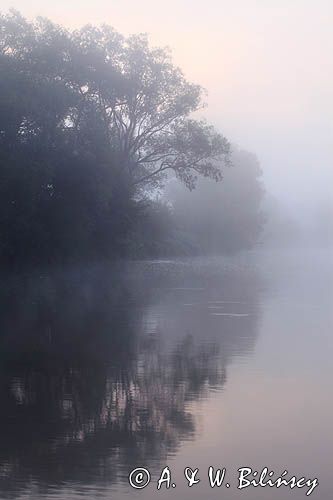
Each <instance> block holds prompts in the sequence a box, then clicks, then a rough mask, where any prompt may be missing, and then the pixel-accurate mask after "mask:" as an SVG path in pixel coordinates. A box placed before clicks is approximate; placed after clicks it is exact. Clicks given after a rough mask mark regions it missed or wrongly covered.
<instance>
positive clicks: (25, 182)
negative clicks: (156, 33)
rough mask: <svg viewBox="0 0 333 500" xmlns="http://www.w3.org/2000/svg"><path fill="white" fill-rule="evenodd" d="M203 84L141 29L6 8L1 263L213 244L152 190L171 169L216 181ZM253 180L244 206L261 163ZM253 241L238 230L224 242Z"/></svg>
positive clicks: (181, 176) (223, 157) (1, 34)
mask: <svg viewBox="0 0 333 500" xmlns="http://www.w3.org/2000/svg"><path fill="white" fill-rule="evenodd" d="M202 94H203V92H202V89H201V87H200V86H198V85H193V84H191V83H189V82H187V80H186V79H185V77H184V76H183V74H182V72H181V71H180V70H179V69H178V68H176V67H175V66H174V65H173V64H172V62H171V60H170V56H169V53H168V51H167V50H164V49H155V48H150V47H149V45H148V42H147V38H146V37H145V36H143V35H139V36H131V37H129V38H125V37H123V36H121V35H120V34H119V33H117V32H116V31H114V30H113V29H112V28H110V27H108V26H103V27H101V28H96V27H92V26H86V27H84V28H83V29H81V30H78V31H68V30H65V29H64V28H62V27H59V26H56V25H54V24H53V23H51V22H50V21H48V20H45V19H38V20H36V21H35V22H33V23H31V22H28V21H26V20H25V19H24V18H22V17H21V16H20V14H18V13H15V12H14V13H10V14H9V15H3V16H1V17H0V176H1V179H0V262H1V265H2V266H7V267H8V266H12V265H18V264H24V265H27V264H31V265H35V264H42V265H44V264H45V265H48V264H53V263H56V262H60V263H63V262H74V261H77V260H78V259H94V258H106V259H108V258H114V257H118V256H132V257H133V256H134V257H143V256H146V255H160V254H163V253H174V254H184V253H191V252H193V251H195V252H198V251H200V250H203V251H209V250H212V249H211V248H209V247H207V246H205V245H200V244H199V245H198V244H197V243H194V244H192V243H191V242H192V241H193V239H194V240H196V239H197V238H198V237H200V238H201V237H203V238H206V236H207V235H205V234H204V232H203V233H202V232H200V230H199V232H198V231H197V229H194V228H193V224H191V223H190V222H189V221H187V220H186V218H184V217H183V209H184V210H185V211H187V215H188V216H190V213H188V207H187V206H185V207H181V206H180V205H181V204H180V203H178V202H177V204H175V205H172V203H162V202H161V201H156V199H157V193H161V192H162V190H163V189H164V187H165V185H166V184H169V183H170V179H171V178H172V176H173V177H175V178H176V179H177V182H178V183H180V184H182V185H184V186H186V187H187V188H188V190H189V191H192V190H193V189H194V188H195V187H196V185H197V181H198V178H199V177H206V178H209V179H213V180H215V181H221V180H222V178H223V172H224V171H225V170H228V169H227V168H226V167H228V166H229V165H230V164H231V163H232V162H231V160H232V155H231V148H230V145H229V143H228V141H227V140H226V139H225V138H224V137H223V136H222V135H221V134H219V133H218V132H216V131H215V130H214V128H213V127H212V126H210V125H209V124H207V123H206V122H204V121H200V120H195V119H193V117H192V116H193V112H195V111H197V110H198V109H200V108H201V107H202ZM245 163H246V162H245ZM236 167H237V165H236ZM232 168H233V167H231V169H232ZM243 170H244V169H243ZM245 170H246V168H245ZM249 172H250V174H249V176H250V177H251V172H252V171H251V169H250V170H249ZM249 176H245V178H244V179H239V178H237V176H236V177H235V180H234V183H242V182H243V183H247V182H248V178H249ZM253 181H254V187H255V189H254V191H253V193H254V196H255V200H254V203H252V201H251V196H250V197H247V198H246V201H245V203H247V202H249V203H250V206H249V212H251V211H253V210H254V211H257V209H258V207H259V205H258V200H260V189H259V190H258V189H257V183H259V180H258V172H254V174H253V176H252V180H250V183H249V184H248V186H249V189H251V186H252V185H253ZM213 184H214V185H215V183H212V182H211V183H210V186H212V185H213ZM222 184H223V182H222ZM198 193H199V191H198ZM216 193H217V191H216ZM214 196H215V195H214ZM207 197H208V198H210V193H209V192H208V194H207V196H206V197H205V199H206V198H207ZM222 197H223V196H222V193H221V199H222ZM184 199H185V198H184ZM186 199H187V198H186ZM205 199H204V200H201V201H200V203H203V205H204V204H205ZM153 200H154V201H153ZM194 200H195V198H193V201H194ZM198 200H199V198H196V201H194V203H195V204H196V211H195V212H200V207H199V206H198ZM219 201H220V198H219V196H218V195H217V194H216V196H215V202H214V203H216V204H217V205H218V204H219ZM186 203H187V202H186ZM237 203H242V200H239V199H237V198H235V199H234V203H233V204H232V203H231V204H229V206H228V207H227V209H228V210H233V208H234V206H235V205H237ZM177 205H178V210H179V212H177ZM233 205H234V206H233ZM189 206H190V205H189ZM221 206H222V205H221ZM243 207H244V210H245V211H246V210H247V207H246V206H244V205H243ZM190 211H191V208H190ZM206 212H207V211H206ZM202 213H205V209H203V211H202ZM208 213H209V210H208V212H207V213H206V215H205V217H206V218H207V219H209V214H208ZM235 213H237V211H236V212H235ZM193 217H195V218H196V219H197V214H196V213H193ZM259 219H260V217H259V218H258V217H257V213H256V214H255V216H254V218H253V219H251V221H250V224H248V226H247V227H246V228H245V230H244V228H242V227H238V228H237V227H236V226H237V224H238V222H237V217H233V218H232V217H231V219H230V220H229V222H228V223H229V225H230V224H234V226H233V228H232V231H231V232H230V231H229V233H228V231H227V226H226V225H224V226H223V225H222V226H221V225H219V224H218V225H217V226H215V225H214V218H213V219H211V223H212V230H213V231H217V232H219V236H218V239H219V240H221V241H222V240H223V241H224V242H225V241H226V240H227V239H230V237H231V238H232V237H233V236H232V235H233V234H234V233H236V232H237V231H240V232H242V234H243V235H244V234H247V233H250V232H251V231H252V230H253V228H254V226H256V227H255V228H254V229H255V231H254V232H253V233H252V234H256V233H257V229H258V227H259V226H260V220H259ZM202 223H204V224H206V222H204V219H202ZM246 223H247V222H246V221H245V222H244V224H246ZM192 233H193V234H192ZM242 238H243V239H244V237H241V239H242ZM252 243H253V236H250V237H249V238H247V237H246V236H245V241H244V242H243V241H242V243H241V244H238V243H237V241H235V244H233V245H231V250H239V249H240V248H243V247H246V246H249V245H251V244H252ZM227 246H228V245H227ZM225 247H226V245H225V244H223V245H219V244H217V245H214V249H213V250H214V252H215V253H216V252H217V253H218V252H219V251H224V250H225Z"/></svg>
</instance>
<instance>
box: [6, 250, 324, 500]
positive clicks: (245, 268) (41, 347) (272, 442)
mask: <svg viewBox="0 0 333 500" xmlns="http://www.w3.org/2000/svg"><path fill="white" fill-rule="evenodd" d="M332 292H333V287H332V254H331V252H330V251H328V250H323V249H304V248H303V249H301V250H299V249H294V250H288V251H287V250H283V251H282V250H281V251H277V250H270V251H266V250H265V251H264V250H260V251H254V252H250V253H244V254H241V255H239V256H237V257H214V258H210V259H208V258H204V259H203V258H196V259H175V260H173V259H170V260H160V261H144V262H131V263H127V264H118V265H116V266H112V267H111V266H107V265H105V266H104V265H101V264H100V265H96V266H92V267H89V268H85V269H82V268H73V269H70V270H67V271H54V272H53V273H51V274H47V275H46V274H44V273H43V272H40V273H30V274H26V275H24V276H23V275H16V276H14V277H13V276H11V277H8V278H7V279H6V280H3V281H2V285H1V320H0V325H1V331H2V334H1V354H0V361H1V364H0V370H1V374H0V383H1V385H0V401H1V405H0V464H1V465H0V498H3V499H6V498H22V499H25V498H34V499H39V498H43V499H51V498H52V499H61V500H64V499H79V498H89V499H90V498H91V499H93V498H103V499H104V498H114V499H117V500H122V499H128V498H135V499H137V498H141V499H144V500H149V499H153V498H154V499H155V498H175V499H176V498H177V499H190V498H192V499H198V500H199V499H202V498H228V499H233V498H245V499H248V500H258V499H261V498H262V499H265V500H269V499H271V498H272V499H278V498H280V499H281V500H285V499H287V498H294V499H295V500H297V499H300V498H307V497H306V488H303V489H297V488H295V489H293V490H290V489H289V488H282V489H280V490H277V489H276V488H269V487H265V488H254V487H250V488H247V489H244V490H242V491H239V490H238V489H237V477H238V472H237V469H238V468H239V467H241V466H248V467H252V468H253V469H254V470H257V471H261V470H262V469H263V468H264V467H265V466H267V467H268V468H269V470H270V471H274V472H275V474H276V476H278V475H280V474H281V473H282V472H283V471H284V470H288V471H289V475H290V476H291V475H296V476H297V477H302V476H304V477H306V478H315V477H317V478H318V480H319V486H318V487H317V488H316V489H315V491H314V492H313V494H312V498H317V499H318V500H319V499H320V500H328V499H329V498H332V493H333V484H332V480H331V475H332V473H331V468H330V465H331V466H333V462H332V460H331V459H332V456H333V455H332V449H333V432H332V421H333V403H332V391H331V380H332V376H333V365H332V355H333V350H332V347H333V338H332V326H333V318H332ZM166 465H168V466H169V467H170V470H171V473H172V482H173V483H175V484H176V487H175V488H170V489H166V488H165V486H162V488H161V490H160V491H157V487H156V485H157V480H158V478H159V475H160V472H161V470H162V469H163V467H165V466H166ZM210 465H212V466H214V467H215V468H223V467H226V469H227V473H226V476H227V480H228V482H229V483H230V488H229V489H228V490H227V489H226V487H225V485H223V486H222V487H221V488H215V489H211V488H210V486H209V484H208V475H207V470H208V467H209V466H210ZM187 466H189V467H191V468H192V469H194V468H199V473H198V476H199V477H200V479H201V482H200V483H199V484H198V485H196V486H193V487H192V488H189V487H188V486H187V481H186V479H185V477H184V468H185V467H187ZM136 467H145V468H147V469H149V471H150V473H151V483H150V484H149V485H148V486H147V487H146V488H145V489H144V490H141V491H140V490H134V489H133V488H131V486H130V485H129V482H128V476H129V473H130V471H131V470H133V469H134V468H136Z"/></svg>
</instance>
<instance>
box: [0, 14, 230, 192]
mask: <svg viewBox="0 0 333 500" xmlns="http://www.w3.org/2000/svg"><path fill="white" fill-rule="evenodd" d="M0 22H1V30H0V50H1V54H2V55H6V56H7V57H8V58H9V59H11V60H15V61H18V62H19V63H20V65H21V68H23V69H24V70H25V71H28V72H31V73H33V74H34V77H35V78H36V77H37V78H38V76H40V77H41V78H42V79H43V78H48V79H49V80H52V81H53V82H54V84H56V83H57V84H60V83H62V84H63V85H65V87H66V88H67V89H70V90H71V93H72V95H74V96H75V100H74V102H73V103H72V105H71V107H70V108H69V110H68V113H67V115H66V116H62V120H61V122H60V123H59V121H57V120H55V121H53V123H55V122H57V123H56V125H57V127H58V128H59V127H61V126H62V127H63V128H67V129H70V130H71V131H72V133H73V134H77V133H78V131H79V130H80V128H81V126H82V123H83V124H85V123H86V117H87V113H88V114H90V113H91V112H92V110H93V111H94V112H95V113H97V114H98V115H99V117H100V118H101V119H102V122H103V125H104V128H105V130H104V132H105V136H106V137H107V138H108V141H109V146H110V148H111V149H112V151H113V152H114V154H116V155H117V161H118V163H119V165H121V166H122V168H124V169H125V170H126V171H127V174H128V176H129V179H130V182H131V183H132V184H133V185H135V186H138V187H140V188H141V189H148V188H151V187H154V186H156V185H159V184H160V183H161V181H162V179H163V177H164V175H165V174H166V173H167V172H168V171H173V172H174V173H175V174H176V176H177V177H178V178H179V179H181V180H182V181H183V182H184V183H185V184H186V186H187V187H189V188H190V189H192V188H193V187H195V184H196V180H197V177H198V176H199V175H203V176H205V177H212V178H214V179H215V180H221V179H222V169H223V166H224V165H226V164H227V163H228V159H229V144H228V141H227V140H226V139H225V138H224V137H223V136H222V135H221V134H219V133H218V132H216V131H215V130H214V128H213V127H212V126H210V125H208V124H207V123H206V122H204V121H200V120H195V119H194V118H193V113H194V112H195V111H197V110H198V109H200V108H201V107H202V105H203V103H202V94H203V93H202V88H201V87H200V86H198V85H193V84H191V83H189V82H188V81H187V80H186V78H185V77H184V75H183V73H182V72H181V71H180V69H178V68H176V67H175V66H174V65H173V64H172V61H171V59H170V54H169V52H168V50H166V49H155V48H150V47H149V44H148V41H147V37H146V36H144V35H139V36H131V37H128V38H126V37H123V36H122V35H120V34H119V33H117V32H116V31H115V30H113V29H112V28H111V27H109V26H103V27H101V28H96V27H92V26H86V27H84V28H83V29H81V30H78V31H73V32H70V31H67V30H65V29H63V28H61V27H59V26H56V25H54V24H52V23H51V22H50V21H47V20H43V19H38V20H37V21H36V22H34V23H29V22H27V21H26V20H25V19H23V18H22V17H21V16H20V15H19V14H17V13H12V14H10V15H7V16H3V17H2V18H1V20H0ZM54 111H55V114H57V113H56V112H57V109H55V110H54ZM22 119H24V117H23V116H22ZM21 125H22V123H21V124H20V123H19V122H18V123H17V130H19V127H20V126H21Z"/></svg>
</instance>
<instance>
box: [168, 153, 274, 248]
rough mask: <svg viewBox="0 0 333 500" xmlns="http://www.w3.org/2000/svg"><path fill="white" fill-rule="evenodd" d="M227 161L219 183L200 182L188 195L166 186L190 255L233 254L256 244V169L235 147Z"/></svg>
mask: <svg viewBox="0 0 333 500" xmlns="http://www.w3.org/2000/svg"><path fill="white" fill-rule="evenodd" d="M231 161H232V166H231V167H230V168H229V169H226V170H225V172H224V178H223V182H221V183H214V182H210V181H208V180H205V179H201V180H200V181H199V183H198V186H197V188H196V189H195V191H194V192H193V193H190V194H189V193H187V192H186V191H185V190H184V189H183V188H182V187H181V186H180V185H179V184H174V183H170V186H169V188H168V191H167V196H168V199H169V200H170V201H171V203H172V205H173V217H174V220H175V221H177V227H178V231H181V234H182V235H183V236H182V238H183V241H184V244H185V243H187V246H188V252H190V253H199V254H207V253H208V254H221V253H222V254H223V253H226V254H228V253H235V252H237V251H239V250H243V249H247V248H251V247H252V246H253V245H254V244H255V243H256V242H257V240H258V237H259V235H260V232H261V230H262V227H263V223H264V215H263V212H262V210H261V203H262V199H263V194H264V189H263V185H262V182H261V168H260V165H259V163H258V160H257V159H256V157H255V156H254V155H253V154H251V153H249V152H247V151H243V150H241V149H239V148H237V147H233V148H232V154H231Z"/></svg>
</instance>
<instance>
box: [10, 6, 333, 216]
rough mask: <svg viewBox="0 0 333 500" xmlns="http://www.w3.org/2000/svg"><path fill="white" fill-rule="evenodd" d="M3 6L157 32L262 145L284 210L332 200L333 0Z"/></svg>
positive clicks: (229, 119)
mask: <svg viewBox="0 0 333 500" xmlns="http://www.w3.org/2000/svg"><path fill="white" fill-rule="evenodd" d="M1 7H2V10H3V11H4V10H6V9H9V8H11V7H14V8H15V9H18V10H20V11H21V12H22V14H23V15H25V16H27V17H28V18H33V17H35V16H38V15H40V16H46V17H49V18H51V19H52V20H53V21H55V22H58V23H60V24H63V25H65V26H68V27H79V26H81V25H83V24H86V23H92V24H100V23H107V24H110V25H112V26H114V27H115V28H116V29H117V30H119V31H120V32H122V33H124V34H130V33H138V32H146V33H148V34H149V37H150V41H151V43H152V44H153V45H157V46H169V47H170V48H171V50H172V55H173V60H174V62H175V63H176V64H178V65H179V66H180V67H181V68H182V69H183V71H184V73H185V75H186V77H187V78H189V80H190V81H194V82H197V83H199V84H201V85H203V86H204V88H205V89H206V90H207V97H206V102H207V104H208V106H207V107H206V108H205V109H203V110H202V112H201V114H202V115H203V116H205V117H206V118H208V119H209V120H210V121H211V122H212V123H213V124H214V125H215V126H216V127H217V128H218V129H220V130H222V132H223V133H224V134H225V136H226V137H228V138H229V139H230V140H231V141H232V142H235V143H237V144H239V145H240V146H241V147H243V148H245V149H247V150H249V151H251V152H254V153H255V154H256V155H257V157H258V159H259V161H260V164H261V167H262V169H263V179H264V183H265V186H266V190H267V192H268V194H269V196H272V197H274V198H275V202H276V204H280V205H281V209H282V211H283V212H286V211H287V212H289V213H290V216H291V217H292V218H293V219H295V220H296V221H300V220H301V221H306V220H308V219H309V218H310V219H313V218H316V217H317V215H318V214H319V213H320V212H324V211H325V212H327V207H328V206H329V205H330V204H332V188H331V186H332V185H333V173H332V172H333V169H332V153H333V151H332V150H333V141H332V132H333V127H332V116H333V64H332V51H333V36H332V31H331V26H332V21H333V5H332V2H330V0H318V1H317V2H313V1H308V0H294V1H290V0H279V1H277V0H275V1H272V0H269V1H265V2H261V1H254V0H235V1H234V2H227V1H225V0H209V1H208V2H199V1H195V2H193V1H189V0H170V1H169V2H168V3H167V4H165V3H162V2H156V1H153V0H143V1H142V2H134V1H130V0H124V1H122V2H120V1H118V0H96V1H95V2H90V1H87V0H72V1H71V2H67V1H65V0H58V1H57V2H44V1H41V0H31V1H29V2H26V1H25V0H2V2H1ZM330 210H331V209H330Z"/></svg>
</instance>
